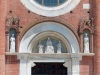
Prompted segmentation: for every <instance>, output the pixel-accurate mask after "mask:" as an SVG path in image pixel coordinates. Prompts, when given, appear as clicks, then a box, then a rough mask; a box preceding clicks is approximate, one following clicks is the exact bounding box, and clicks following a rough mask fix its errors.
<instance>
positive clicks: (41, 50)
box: [38, 41, 43, 53]
mask: <svg viewBox="0 0 100 75" xmlns="http://www.w3.org/2000/svg"><path fill="white" fill-rule="evenodd" d="M38 48H39V53H43V45H42V44H41V41H40V42H39V45H38Z"/></svg>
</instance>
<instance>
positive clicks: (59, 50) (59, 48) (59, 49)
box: [57, 41, 61, 53]
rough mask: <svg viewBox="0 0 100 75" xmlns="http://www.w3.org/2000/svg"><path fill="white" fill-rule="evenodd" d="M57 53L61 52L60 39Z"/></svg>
mask: <svg viewBox="0 0 100 75" xmlns="http://www.w3.org/2000/svg"><path fill="white" fill-rule="evenodd" d="M57 53H61V42H60V41H59V43H58V45H57Z"/></svg>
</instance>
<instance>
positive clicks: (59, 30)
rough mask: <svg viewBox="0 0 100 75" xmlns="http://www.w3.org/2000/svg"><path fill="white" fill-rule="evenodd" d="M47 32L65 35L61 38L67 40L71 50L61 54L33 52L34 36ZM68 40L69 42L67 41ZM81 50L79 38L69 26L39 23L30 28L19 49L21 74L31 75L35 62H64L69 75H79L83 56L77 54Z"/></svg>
mask: <svg viewBox="0 0 100 75" xmlns="http://www.w3.org/2000/svg"><path fill="white" fill-rule="evenodd" d="M45 32H47V33H52V32H53V33H52V34H54V35H55V34H57V35H58V36H59V37H60V36H62V37H64V38H60V39H61V40H62V41H64V40H65V44H66V45H67V44H68V45H69V46H70V48H69V49H71V51H70V50H69V52H68V53H61V54H57V53H54V54H39V53H32V51H31V50H30V49H31V47H29V46H30V43H33V42H31V41H34V38H35V37H37V36H38V35H39V37H42V36H43V35H40V34H42V33H45ZM45 35H47V34H45ZM54 35H53V36H54ZM48 36H49V34H48ZM50 36H51V35H50ZM37 39H38V38H37ZM67 41H68V43H66V42H67ZM32 45H34V44H32ZM79 52H80V48H79V43H78V40H77V38H76V36H75V35H74V33H73V32H72V31H71V30H70V29H69V28H67V27H65V26H64V25H62V24H59V23H56V22H43V23H39V24H37V25H35V26H33V27H32V28H31V29H29V30H28V31H27V32H26V33H25V35H24V36H23V38H22V40H21V43H20V51H19V53H21V55H19V58H20V75H31V67H34V66H35V64H34V62H56V63H57V62H63V63H64V64H63V65H64V66H65V67H67V68H68V75H79V60H80V58H81V56H79V55H77V53H79Z"/></svg>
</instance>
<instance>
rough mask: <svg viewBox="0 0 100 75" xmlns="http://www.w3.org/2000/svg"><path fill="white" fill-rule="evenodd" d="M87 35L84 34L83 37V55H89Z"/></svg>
mask: <svg viewBox="0 0 100 75" xmlns="http://www.w3.org/2000/svg"><path fill="white" fill-rule="evenodd" d="M87 35H88V34H87V33H85V37H84V53H90V51H89V38H88V36H87Z"/></svg>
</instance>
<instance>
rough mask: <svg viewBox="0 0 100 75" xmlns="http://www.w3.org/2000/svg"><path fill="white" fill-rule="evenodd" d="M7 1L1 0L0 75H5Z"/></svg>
mask: <svg viewBox="0 0 100 75" xmlns="http://www.w3.org/2000/svg"><path fill="white" fill-rule="evenodd" d="M6 9H7V8H6V0H0V75H5V54H4V53H5V16H6Z"/></svg>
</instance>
